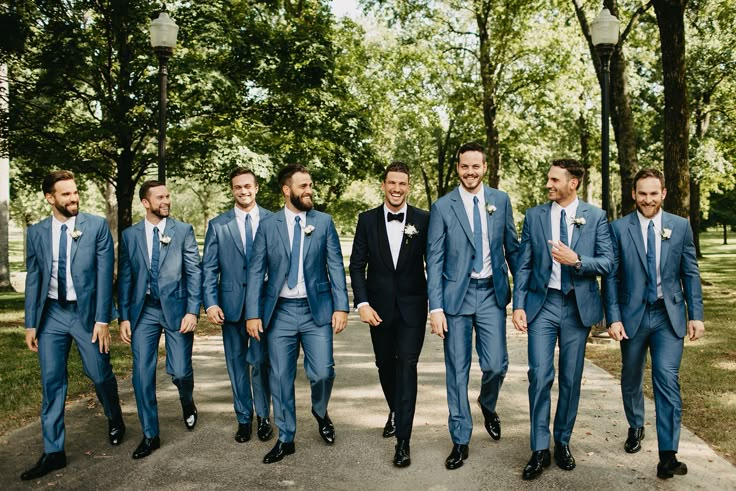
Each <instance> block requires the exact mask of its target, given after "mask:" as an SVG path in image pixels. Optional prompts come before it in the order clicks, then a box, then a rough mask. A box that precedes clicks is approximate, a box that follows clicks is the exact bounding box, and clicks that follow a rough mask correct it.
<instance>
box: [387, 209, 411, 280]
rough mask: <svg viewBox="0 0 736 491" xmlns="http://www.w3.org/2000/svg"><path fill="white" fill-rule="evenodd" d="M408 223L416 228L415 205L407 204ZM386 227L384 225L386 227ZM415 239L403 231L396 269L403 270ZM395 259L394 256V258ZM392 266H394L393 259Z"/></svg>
mask: <svg viewBox="0 0 736 491" xmlns="http://www.w3.org/2000/svg"><path fill="white" fill-rule="evenodd" d="M404 223H406V225H414V227H415V228H416V224H415V223H414V207H413V206H409V205H407V206H406V222H404ZM385 228H386V227H384V229H385ZM417 231H418V230H417ZM413 240H416V238H410V237H407V236H406V235H405V234H403V233H402V236H401V248H400V249H399V259H398V260H397V261H396V270H401V268H402V267H403V265H404V263H406V261H407V258H408V257H409V253H410V251H409V249H410V248H411V242H412V241H413ZM390 255H391V252H390V251H389V256H390ZM392 259H393V258H392ZM391 266H392V267H393V260H392V261H391Z"/></svg>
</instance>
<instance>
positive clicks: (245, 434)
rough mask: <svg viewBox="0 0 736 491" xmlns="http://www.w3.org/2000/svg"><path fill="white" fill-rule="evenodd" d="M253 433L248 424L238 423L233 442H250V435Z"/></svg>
mask: <svg viewBox="0 0 736 491" xmlns="http://www.w3.org/2000/svg"><path fill="white" fill-rule="evenodd" d="M252 431H253V428H252V427H251V425H250V423H238V431H237V432H236V433H235V441H236V442H238V443H245V442H247V441H248V440H250V434H251V432H252Z"/></svg>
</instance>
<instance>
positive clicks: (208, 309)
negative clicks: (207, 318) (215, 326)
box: [204, 304, 219, 314]
mask: <svg viewBox="0 0 736 491" xmlns="http://www.w3.org/2000/svg"><path fill="white" fill-rule="evenodd" d="M215 307H219V305H217V304H215V305H210V306H209V307H207V308H206V309H204V312H205V314H206V313H207V312H209V311H210V309H212V308H215Z"/></svg>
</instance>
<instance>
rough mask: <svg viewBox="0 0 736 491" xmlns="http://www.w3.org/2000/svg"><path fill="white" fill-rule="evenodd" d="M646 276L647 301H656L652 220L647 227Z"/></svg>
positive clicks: (655, 254)
mask: <svg viewBox="0 0 736 491" xmlns="http://www.w3.org/2000/svg"><path fill="white" fill-rule="evenodd" d="M647 277H648V278H647V302H649V303H654V302H656V301H657V238H656V237H655V235H654V222H653V221H652V220H649V227H647Z"/></svg>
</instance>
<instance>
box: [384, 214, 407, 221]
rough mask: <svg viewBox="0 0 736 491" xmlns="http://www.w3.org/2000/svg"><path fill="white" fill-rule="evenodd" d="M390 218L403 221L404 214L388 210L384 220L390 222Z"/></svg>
mask: <svg viewBox="0 0 736 491" xmlns="http://www.w3.org/2000/svg"><path fill="white" fill-rule="evenodd" d="M392 220H398V221H400V222H403V221H404V214H403V213H391V212H388V215H387V218H386V221H388V222H390V221H392Z"/></svg>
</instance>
